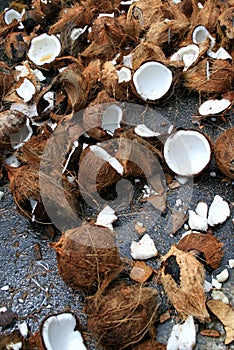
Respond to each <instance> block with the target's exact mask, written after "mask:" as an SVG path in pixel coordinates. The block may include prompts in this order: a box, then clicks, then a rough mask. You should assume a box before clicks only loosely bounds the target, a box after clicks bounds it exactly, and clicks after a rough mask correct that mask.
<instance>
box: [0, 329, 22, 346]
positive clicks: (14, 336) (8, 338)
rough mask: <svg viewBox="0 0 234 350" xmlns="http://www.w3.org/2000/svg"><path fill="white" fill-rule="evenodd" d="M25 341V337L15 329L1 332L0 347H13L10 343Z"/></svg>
mask: <svg viewBox="0 0 234 350" xmlns="http://www.w3.org/2000/svg"><path fill="white" fill-rule="evenodd" d="M20 342H21V344H22V343H23V337H22V335H21V334H20V332H19V331H13V332H11V333H10V334H0V349H13V348H12V347H11V346H10V344H11V345H12V346H13V344H17V343H20Z"/></svg>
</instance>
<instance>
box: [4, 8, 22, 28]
mask: <svg viewBox="0 0 234 350" xmlns="http://www.w3.org/2000/svg"><path fill="white" fill-rule="evenodd" d="M14 19H16V20H17V21H21V19H22V15H21V13H19V12H18V11H16V10H14V9H9V10H7V11H6V12H5V14H4V21H5V23H6V24H7V25H9V24H11V23H12V22H13V21H14Z"/></svg>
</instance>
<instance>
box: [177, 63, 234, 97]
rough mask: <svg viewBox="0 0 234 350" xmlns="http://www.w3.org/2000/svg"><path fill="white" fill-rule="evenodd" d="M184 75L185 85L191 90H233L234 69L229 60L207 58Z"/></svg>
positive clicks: (213, 91)
mask: <svg viewBox="0 0 234 350" xmlns="http://www.w3.org/2000/svg"><path fill="white" fill-rule="evenodd" d="M183 75H184V78H185V83H184V85H185V87H186V88H188V89H189V90H196V91H198V92H199V93H200V92H205V93H224V92H226V91H230V90H231V87H232V83H233V79H234V70H233V66H232V64H231V63H229V62H228V61H225V60H214V61H212V60H209V59H207V58H205V59H203V60H202V61H200V62H199V63H198V64H196V65H195V66H194V67H192V68H191V69H188V70H187V71H186V72H184V74H183Z"/></svg>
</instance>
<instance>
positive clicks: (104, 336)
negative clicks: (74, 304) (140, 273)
mask: <svg viewBox="0 0 234 350" xmlns="http://www.w3.org/2000/svg"><path fill="white" fill-rule="evenodd" d="M157 307H158V305H157V291H156V290H154V289H152V288H146V287H142V285H133V286H128V285H126V284H124V283H121V284H117V285H115V286H114V287H112V288H109V289H108V290H106V291H104V292H103V293H97V294H96V295H95V296H94V297H92V298H91V299H88V301H87V304H86V308H85V310H86V314H87V317H88V329H89V330H90V331H91V332H92V333H93V334H94V335H95V336H96V338H97V339H98V341H99V342H100V343H101V344H102V345H104V346H105V347H106V348H107V349H124V348H126V347H128V346H130V345H133V344H135V343H137V342H139V341H140V340H141V339H142V338H143V337H144V336H145V335H146V334H147V333H148V331H149V330H150V329H152V327H153V324H154V322H155V319H156V316H157Z"/></svg>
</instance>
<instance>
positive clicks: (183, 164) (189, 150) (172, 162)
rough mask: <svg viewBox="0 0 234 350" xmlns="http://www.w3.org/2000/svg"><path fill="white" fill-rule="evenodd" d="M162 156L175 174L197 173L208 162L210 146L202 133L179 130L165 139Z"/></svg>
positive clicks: (190, 174)
mask: <svg viewBox="0 0 234 350" xmlns="http://www.w3.org/2000/svg"><path fill="white" fill-rule="evenodd" d="M164 158H165V161H166V163H167V165H168V166H169V168H170V169H171V170H172V171H174V172H175V173H176V174H178V175H182V176H193V175H196V174H199V173H200V172H201V171H202V170H203V169H204V168H205V167H206V166H207V164H208V163H209V161H210V158H211V147H210V144H209V142H208V140H207V138H206V137H205V136H204V135H203V134H202V133H200V132H198V131H194V130H180V131H177V132H176V133H175V134H173V135H171V136H169V137H168V139H167V140H166V142H165V144H164Z"/></svg>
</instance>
